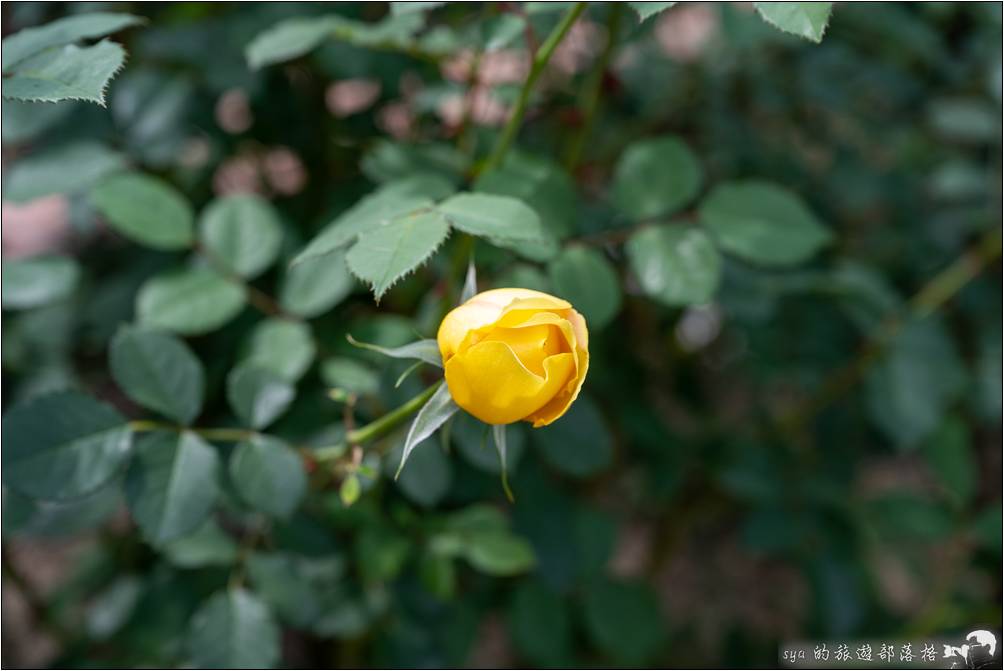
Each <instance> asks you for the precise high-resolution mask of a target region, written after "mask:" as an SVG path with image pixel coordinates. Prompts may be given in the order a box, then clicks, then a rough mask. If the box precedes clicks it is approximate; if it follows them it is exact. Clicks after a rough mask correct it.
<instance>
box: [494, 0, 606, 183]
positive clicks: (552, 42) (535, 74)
mask: <svg viewBox="0 0 1004 671" xmlns="http://www.w3.org/2000/svg"><path fill="white" fill-rule="evenodd" d="M587 4H588V3H585V2H577V3H575V6H574V7H572V8H571V9H569V10H568V11H567V12H566V13H565V15H564V16H562V17H561V20H560V21H559V22H558V25H556V26H555V27H554V30H552V31H551V34H550V35H548V36H547V39H546V40H544V43H543V44H541V45H540V48H539V49H537V53H536V54H534V57H533V63H532V64H531V66H530V74H529V75H527V78H526V81H525V82H523V88H522V90H521V91H520V92H519V99H518V100H517V101H516V106H515V107H514V108H513V111H512V115H511V116H510V117H509V121H508V123H506V125H505V128H503V129H502V135H500V136H499V139H498V142H497V143H496V144H495V150H494V151H493V152H492V155H491V156H490V157H489V158H488V161H487V162H486V163H485V166H484V171H485V172H488V171H489V170H491V169H492V168H495V167H497V166H498V165H499V164H500V163H501V162H502V159H503V158H505V155H506V153H507V152H508V151H509V147H510V146H511V145H512V143H513V140H515V139H516V134H517V133H518V132H519V127H520V125H522V123H523V116H524V115H525V114H526V108H527V105H528V103H529V102H530V93H531V91H532V90H533V85H534V84H536V83H537V80H538V79H539V78H540V75H541V73H543V72H544V68H545V67H547V63H548V61H550V60H551V56H552V55H553V54H554V50H555V49H557V48H558V45H559V44H561V40H563V39H564V38H565V35H567V34H568V31H569V29H571V27H572V24H574V23H575V21H576V19H578V18H579V15H580V14H582V12H583V11H585V9H586V5H587Z"/></svg>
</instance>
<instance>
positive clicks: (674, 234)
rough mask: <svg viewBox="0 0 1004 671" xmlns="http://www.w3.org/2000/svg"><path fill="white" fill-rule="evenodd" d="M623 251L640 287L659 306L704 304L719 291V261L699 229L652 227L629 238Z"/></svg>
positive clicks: (720, 262)
mask: <svg viewBox="0 0 1004 671" xmlns="http://www.w3.org/2000/svg"><path fill="white" fill-rule="evenodd" d="M624 249H625V251H626V252H627V255H628V260H629V261H630V264H631V270H632V272H633V273H634V275H635V277H637V278H638V283H639V284H640V285H641V288H642V289H643V290H644V291H645V293H646V294H648V295H649V296H651V297H652V298H654V299H655V300H657V301H659V302H660V303H664V304H665V305H669V306H678V305H695V304H701V303H707V302H708V301H710V300H711V299H712V298H713V297H714V295H715V291H717V289H718V283H719V281H720V279H721V274H722V260H721V257H720V256H719V255H718V250H717V249H715V245H714V244H713V243H712V242H711V240H710V239H709V238H708V236H707V235H706V234H705V233H704V231H702V230H701V229H699V228H692V227H684V226H681V225H663V226H652V227H649V228H645V229H642V230H641V231H638V232H637V233H635V234H634V235H632V236H631V237H630V238H629V239H628V241H627V243H626V244H625V246H624Z"/></svg>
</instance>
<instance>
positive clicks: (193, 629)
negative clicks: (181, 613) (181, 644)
mask: <svg viewBox="0 0 1004 671" xmlns="http://www.w3.org/2000/svg"><path fill="white" fill-rule="evenodd" d="M280 633H281V632H280V631H279V627H278V626H277V625H276V623H275V619H274V618H273V617H272V613H271V612H270V611H269V609H268V606H266V605H265V603H263V602H262V601H261V600H260V599H259V598H258V597H257V596H255V595H254V594H252V593H251V592H248V591H247V590H245V589H241V588H235V589H229V590H227V591H225V592H217V593H216V594H215V595H213V596H212V597H211V598H210V599H209V600H208V601H206V602H205V603H204V604H203V605H202V606H201V607H200V608H199V610H197V611H196V612H195V614H194V615H193V616H192V621H191V625H190V626H189V629H188V640H187V648H188V655H189V657H190V659H191V663H192V666H194V667H195V668H201V669H271V668H274V667H275V666H276V665H277V664H278V663H279V659H280V653H281V647H280V643H281V641H280Z"/></svg>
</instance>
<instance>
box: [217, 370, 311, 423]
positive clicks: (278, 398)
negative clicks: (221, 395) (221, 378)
mask: <svg viewBox="0 0 1004 671" xmlns="http://www.w3.org/2000/svg"><path fill="white" fill-rule="evenodd" d="M294 398H296V388H295V387H293V385H292V384H291V383H289V382H288V381H286V380H285V379H284V378H282V377H280V376H279V375H278V374H277V373H276V372H275V371H273V370H270V369H268V368H262V367H261V366H260V365H257V364H255V363H254V362H251V361H245V362H244V363H242V364H240V365H239V366H237V367H236V368H234V369H233V370H232V371H230V374H229V375H228V376H227V401H229V402H230V407H231V408H233V411H234V412H235V413H236V414H237V416H238V417H240V418H241V420H242V421H243V422H245V423H246V424H247V425H248V426H250V427H251V428H253V429H263V428H265V427H266V426H268V425H269V424H271V423H272V422H274V421H275V420H277V419H278V418H279V417H280V416H281V415H282V413H284V412H286V410H287V408H289V404H290V403H292V402H293V399H294Z"/></svg>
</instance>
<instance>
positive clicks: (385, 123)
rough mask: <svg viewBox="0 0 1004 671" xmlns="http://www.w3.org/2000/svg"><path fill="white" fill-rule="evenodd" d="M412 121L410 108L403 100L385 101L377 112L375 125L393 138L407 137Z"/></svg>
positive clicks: (412, 124) (402, 138)
mask: <svg viewBox="0 0 1004 671" xmlns="http://www.w3.org/2000/svg"><path fill="white" fill-rule="evenodd" d="M414 121H415V120H414V117H413V115H412V113H411V108H409V107H408V103H406V102H405V101H403V100H398V101H395V102H390V103H387V104H386V105H384V106H383V107H381V108H380V111H379V112H377V125H378V126H380V128H381V129H382V130H383V131H384V132H386V133H388V134H389V135H391V136H392V137H393V138H394V139H395V140H405V139H407V138H408V137H409V136H410V135H411V131H412V127H413V126H414Z"/></svg>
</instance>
